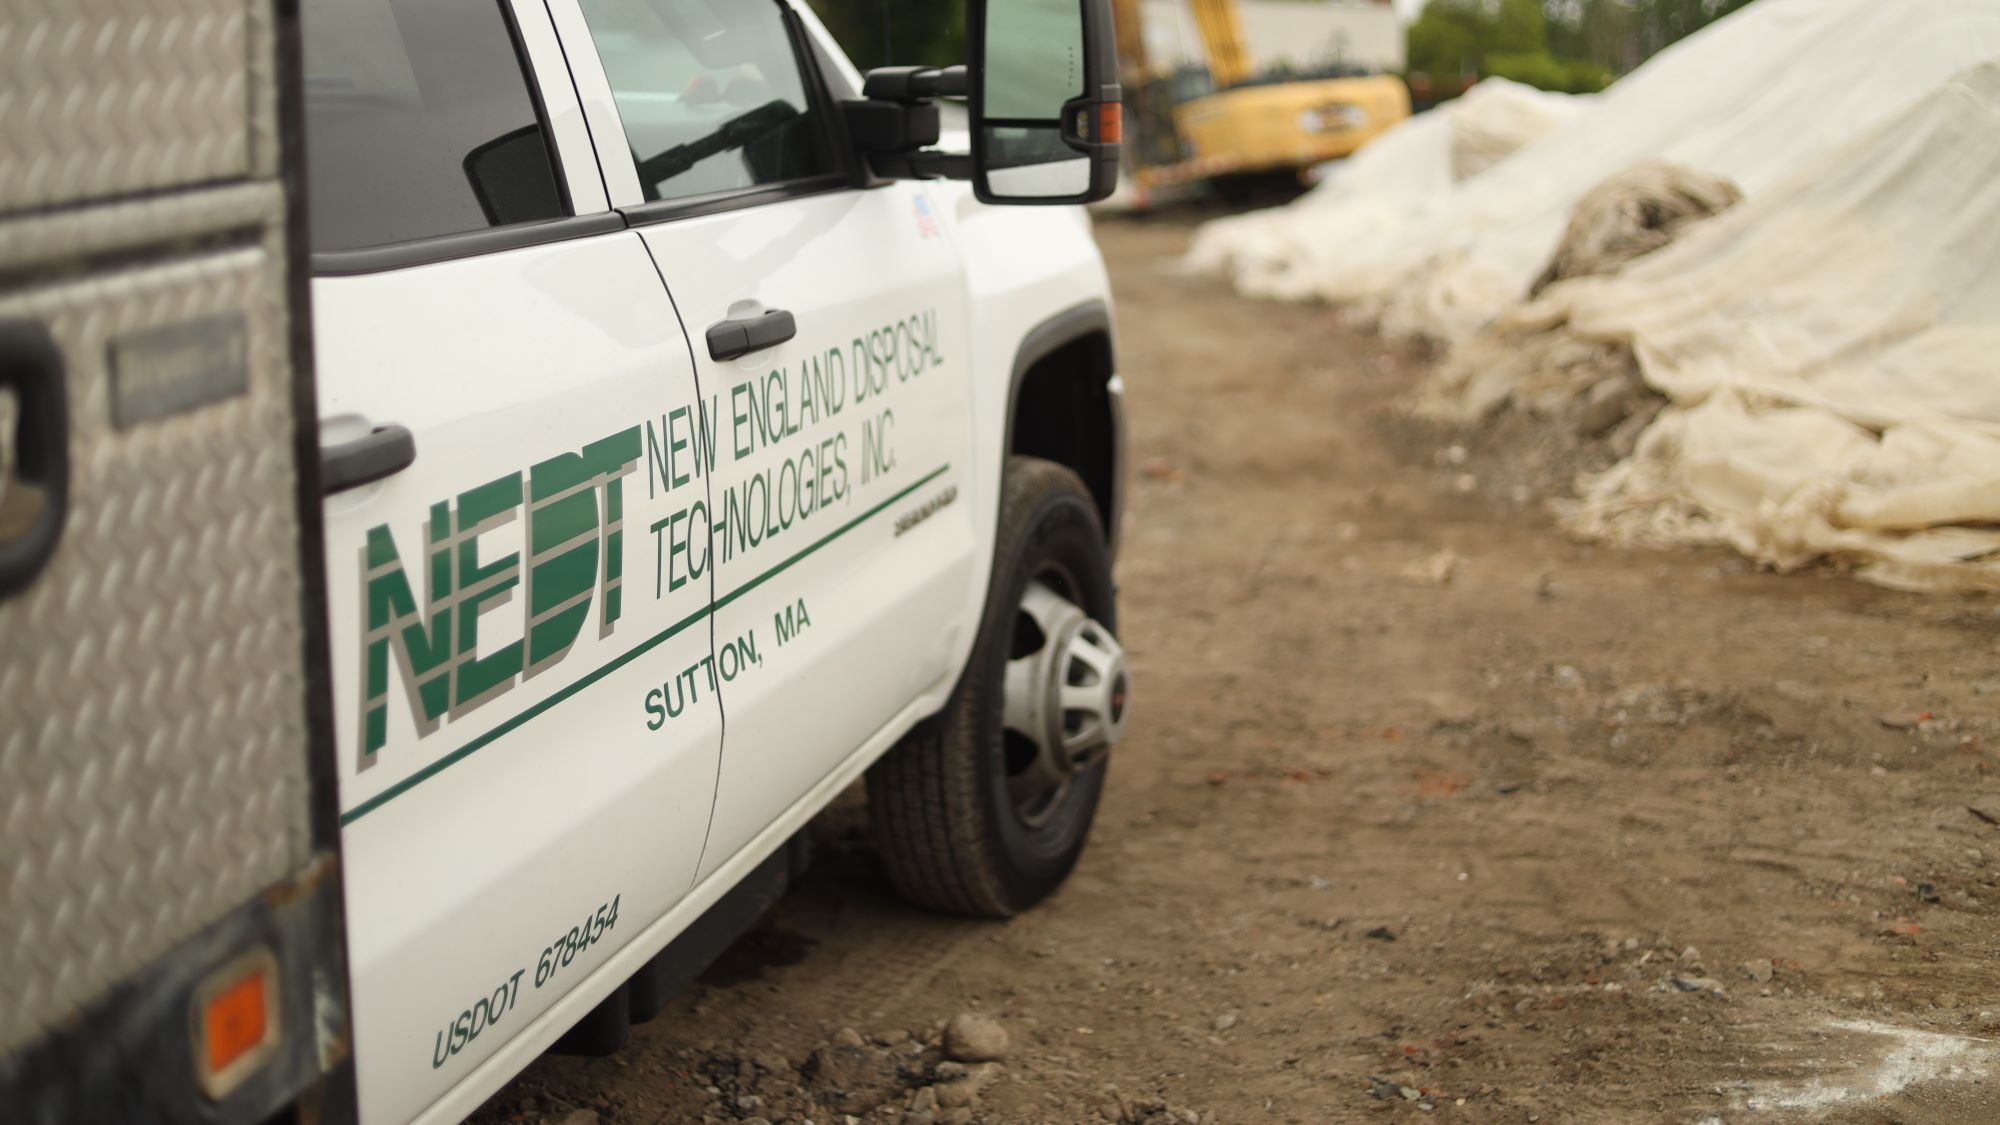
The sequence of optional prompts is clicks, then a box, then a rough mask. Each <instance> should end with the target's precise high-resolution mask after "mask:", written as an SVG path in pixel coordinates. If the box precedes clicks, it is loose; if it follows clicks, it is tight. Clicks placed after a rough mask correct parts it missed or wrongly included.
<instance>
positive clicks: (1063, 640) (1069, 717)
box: [1001, 572, 1130, 828]
mask: <svg viewBox="0 0 2000 1125" xmlns="http://www.w3.org/2000/svg"><path fill="white" fill-rule="evenodd" d="M1058 587H1062V588H1067V589H1075V588H1076V586H1075V584H1074V583H1073V582H1069V581H1067V579H1066V576H1065V575H1062V574H1061V573H1060V572H1050V573H1048V574H1045V575H1044V576H1042V577H1041V578H1038V579H1037V580H1035V581H1033V582H1030V583H1028V586H1027V589H1026V590H1024V591H1023V592H1022V594H1021V604H1020V605H1019V606H1018V607H1017V609H1016V621H1015V633H1014V638H1015V639H1014V645H1013V648H1012V650H1011V651H1010V655H1009V659H1008V661H1007V670H1006V679H1005V683H1004V687H1003V692H1002V695H1003V699H1004V705H1003V708H1002V718H1001V727H1002V729H1003V732H1004V733H1003V737H1004V738H1005V740H1006V742H1007V790H1008V795H1009V797H1010V798H1011V799H1012V802H1013V805H1014V812H1015V815H1017V816H1018V817H1020V819H1021V821H1022V823H1023V824H1026V825H1027V826H1028V827H1030V828H1039V827H1041V826H1042V825H1044V824H1046V823H1048V821H1049V820H1050V819H1051V818H1052V817H1053V816H1054V815H1055V813H1056V810H1057V809H1059V808H1060V807H1061V806H1062V802H1063V798H1064V797H1066V796H1068V794H1069V791H1070V787H1071V785H1072V784H1073V783H1074V782H1075V780H1076V778H1077V776H1078V775H1079V774H1082V773H1084V772H1086V771H1088V770H1090V769H1093V768H1095V767H1096V766H1098V765H1099V764H1100V763H1101V762H1102V761H1103V759H1104V757H1105V755H1106V754H1108V753H1109V752H1110V750H1111V748H1112V747H1114V746H1116V745H1117V744H1118V742H1119V740H1120V739H1121V738H1123V737H1124V734H1125V716H1126V707H1125V702H1126V696H1127V694H1128V692H1129V690H1130V688H1129V682H1130V675H1129V673H1128V671H1127V668H1126V663H1125V650H1124V649H1123V648H1121V647H1120V646H1119V644H1118V639H1117V638H1116V637H1115V636H1113V635H1112V633H1111V630H1110V629H1107V628H1105V627H1104V625H1102V624H1101V623H1099V622H1097V621H1095V620H1093V619H1092V618H1091V617H1090V615H1089V614H1087V613H1085V612H1084V611H1083V609H1082V607H1080V606H1078V605H1077V604H1076V603H1075V602H1072V601H1070V600H1069V599H1068V598H1065V597H1063V596H1062V594H1060V593H1057V588H1058Z"/></svg>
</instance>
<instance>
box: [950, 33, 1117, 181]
mask: <svg viewBox="0 0 2000 1125" xmlns="http://www.w3.org/2000/svg"><path fill="white" fill-rule="evenodd" d="M966 34H967V38H968V39H969V41H970V45H971V51H970V65H969V66H968V68H967V69H968V71H969V74H968V77H969V79H970V82H969V85H970V87H971V89H970V91H969V94H970V97H971V109H972V186H973V191H974V193H975V194H976V195H977V196H978V197H979V200H980V202H982V203H1011V204H1077V203H1094V202H1096V201H1098V200H1100V199H1103V198H1105V197H1106V196H1108V195H1110V194H1111V192H1112V190H1113V189H1114V188H1115V187H1116V186H1117V184H1118V152H1119V142H1120V141H1121V140H1122V139H1123V136H1124V107H1123V105H1122V102H1123V93H1122V91H1121V90H1120V89H1119V86H1118V54H1117V46H1116V43H1115V40H1114V37H1113V33H1112V22H1111V6H1110V0H968V2H967V7H966Z"/></svg>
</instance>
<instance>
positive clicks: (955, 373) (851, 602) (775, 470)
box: [550, 0, 977, 873]
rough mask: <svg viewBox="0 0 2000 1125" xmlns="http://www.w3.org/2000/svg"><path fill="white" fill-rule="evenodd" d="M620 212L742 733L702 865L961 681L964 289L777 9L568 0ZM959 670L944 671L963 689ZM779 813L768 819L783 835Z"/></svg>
mask: <svg viewBox="0 0 2000 1125" xmlns="http://www.w3.org/2000/svg"><path fill="white" fill-rule="evenodd" d="M550 10H551V12H552V14H553V15H554V17H555V22H556V26H557V29H558V31H559V33H560V34H561V35H562V38H563V45H564V48H565V50H566V52H567V57H568V58H569V60H570V64H571V68H572V71H573V73H574V74H575V76H576V80H577V84H578V90H579V92H580V94H581V96H582V99H583V103H584V107H585V111H586V114H587V116H588V118H589V120H590V125H591V131H592V135H593V136H594V137H596V138H597V149H598V155H599V160H600V163H601V165H602V167H603V168H604V171H605V176H606V184H607V187H608V190H609V192H610V196H611V202H612V205H613V206H614V207H617V208H619V209H620V210H622V211H623V212H624V214H625V215H626V217H627V219H628V221H629V222H630V223H631V224H632V226H633V227H634V229H636V230H637V231H638V232H639V234H640V235H641V236H642V237H643V238H644V239H645V241H646V245H647V247H648V248H649V249H650V250H651V251H652V253H653V257H654V260H655V261H656V262H657V263H658V264H659V267H660V271H661V275H662V277H663V278H664V279H665V281H666V283H667V287H668V289H669V290H670V291H671V293H672V295H673V298H674V301H675V303H676V305H677V306H678V308H679V310H680V313H681V316H682V319H683V321H684V322H685V323H686V324H687V326H688V329H689V337H690V340H691V342H692V344H693V351H694V359H695V363H696V366H697V368H698V370H699V372H700V381H701V386H702V400H701V405H702V413H701V419H700V420H701V432H700V435H699V437H698V438H697V439H696V441H695V445H696V448H697V450H698V452H699V457H698V459H697V460H698V464H699V465H700V470H699V471H702V472H705V473H707V474H708V481H709V491H710V497H709V502H708V508H707V510H706V511H705V512H704V513H702V516H703V518H702V519H701V520H700V522H699V524H698V525H697V526H696V528H695V531H694V534H696V535H697V536H706V537H708V538H709V541H710V543H711V554H710V555H709V557H708V562H709V565H710V566H711V567H712V571H713V579H714V581H715V607H716V614H715V650H716V651H715V663H714V667H713V669H712V670H711V672H712V676H713V681H712V682H714V683H715V684H716V685H717V686H719V688H720V691H721V695H722V703H723V711H724V713H725V715H726V716H727V723H728V732H727V748H726V751H725V754H724V759H723V770H722V780H721V784H720V787H719V790H718V793H717V804H716V815H715V824H714V828H713V830H712V831H711V833H710V837H709V846H708V849H707V851H706V854H705V856H704V859H703V863H702V865H703V870H704V873H706V872H707V871H709V870H713V869H714V868H715V867H717V866H718V865H720V864H722V863H724V862H726V861H727V860H728V859H729V858H730V857H731V856H733V855H735V854H736V853H737V852H738V851H739V850H740V849H742V848H743V847H744V846H745V845H746V844H747V843H749V842H750V841H751V840H752V839H753V838H755V837H757V836H758V834H759V833H760V832H766V830H767V829H773V825H774V822H775V821H776V820H777V819H778V818H779V816H780V814H782V813H783V812H784V811H785V810H786V809H788V808H790V807H791V806H792V805H793V804H794V803H795V802H797V801H798V800H799V798H801V797H802V796H804V795H805V794H806V792H807V791H808V790H809V789H811V788H812V787H813V786H815V785H818V784H824V783H827V782H828V779H829V776H830V775H832V774H833V773H835V771H836V770H837V768H838V767H839V766H840V765H841V763H842V762H843V761H846V760H848V759H850V758H851V757H852V755H853V754H854V752H855V751H856V750H857V749H859V748H861V747H862V746H863V745H864V744H867V743H869V742H870V740H871V738H874V739H879V738H883V737H888V736H889V735H892V734H893V733H895V732H896V728H897V726H898V723H899V722H900V721H906V720H907V719H909V718H910V717H911V716H910V709H911V707H912V704H913V701H915V700H916V699H917V698H918V697H919V696H920V695H921V694H922V693H923V692H924V691H925V690H926V689H928V688H932V687H935V686H937V685H939V684H940V683H942V682H943V681H945V679H946V678H947V677H948V675H949V672H950V668H951V666H952V664H953V659H954V652H955V650H957V649H959V648H962V647H963V645H962V642H963V640H964V637H965V634H966V633H967V631H969V630H970V629H972V628H974V627H975V626H976V624H977V623H976V622H974V621H971V620H960V618H962V617H963V616H964V613H965V610H964V607H965V606H966V605H968V604H969V603H970V602H972V601H973V600H974V599H971V598H969V597H968V596H967V591H968V587H969V586H970V584H971V583H973V582H974V581H976V578H975V575H974V565H973V564H974V542H975V537H974V535H973V531H972V524H971V521H970V517H969V515H968V509H969V507H970V505H969V504H965V503H956V502H955V501H957V499H958V496H959V493H960V490H961V489H962V488H964V486H965V481H966V479H967V473H968V471H969V466H968V465H967V464H965V460H966V451H967V450H968V449H970V448H971V431H970V425H971V420H970V417H969V412H968V400H969V391H970V388H969V386H968V384H967V379H968V372H969V363H968V360H969V359H970V356H969V355H968V354H967V350H968V347H969V345H968V342H967V335H966V331H967V330H966V315H965V314H966V308H965V296H964V284H963V278H962V273H961V269H960V264H959V260H958V257H957V254H956V251H955V250H954V248H953V246H952V244H951V242H950V240H949V239H948V238H947V237H945V234H944V232H943V230H942V229H941V226H940V224H939V222H938V220H937V217H936V214H935V212H934V210H933V204H932V197H931V195H930V194H929V193H928V191H927V190H926V189H925V188H924V187H923V186H922V185H917V184H908V183H904V184H896V185H888V186H883V187H880V188H876V189H873V190H863V189H860V188H857V187H855V186H854V184H855V183H856V179H855V177H854V176H853V175H852V169H851V167H850V162H849V159H848V158H847V157H845V156H843V155H842V154H841V153H839V152H837V151H836V149H835V147H834V144H833V131H832V130H831V129H830V128H829V124H830V122H831V118H832V115H833V112H834V107H833V106H832V103H831V100H830V98H829V97H828V95H827V91H826V88H825V86H824V85H823V83H822V82H821V81H820V79H819V77H818V73H817V69H816V67H815V65H814V62H813V60H812V56H811V54H810V52H809V51H808V50H807V49H806V47H805V40H804V38H803V28H802V27H801V26H800V25H799V21H798V17H797V16H796V15H795V14H794V13H793V12H792V10H791V9H790V7H788V6H787V5H785V4H783V3H780V2H779V0H553V2H552V3H551V5H550ZM947 686H948V685H947ZM781 831H782V828H779V829H773V831H772V832H767V833H766V837H765V839H764V840H763V841H762V842H760V844H759V848H758V850H760V851H761V850H768V849H767V848H765V847H764V845H766V844H774V843H775V842H776V840H777V839H778V838H779V836H778V835H777V834H775V833H778V832H781Z"/></svg>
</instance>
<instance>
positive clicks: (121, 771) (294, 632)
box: [0, 0, 312, 1054]
mask: <svg viewBox="0 0 2000 1125" xmlns="http://www.w3.org/2000/svg"><path fill="white" fill-rule="evenodd" d="M273 50H274V48H273V43H272V35H271V30H270V28H269V26H268V24H267V23H266V22H265V17H264V16H262V15H261V14H260V13H259V10H258V9H257V8H256V7H255V6H252V5H247V4H246V3H244V2H242V0H237V2H234V3H232V2H229V0H0V325H15V326H28V327H29V328H31V329H32V330H33V331H34V332H36V333H39V334H42V335H43V336H44V337H45V338H46V339H47V340H48V341H50V342H52V343H53V345H54V352H55V353H56V354H57V355H59V357H60V365H61V374H60V377H59V378H58V379H57V380H55V382H56V383H57V384H58V385H59V386H60V387H61V388H62V390H63V392H64V395H65V397H66V400H67V431H68V432H67V435H66V441H67V444H66V446H58V448H65V449H66V451H67V473H68V490H67V491H68V503H67V518H66V520H65V521H64V522H63V523H62V527H61V531H60V538H58V539H57V540H55V547H54V552H53V554H52V555H49V556H48V561H47V564H46V567H45V568H44V569H42V570H40V571H39V572H38V573H37V574H36V575H35V577H34V578H33V579H32V581H31V582H30V583H29V584H27V585H26V586H25V587H24V588H21V589H18V590H15V591H13V592H11V593H8V594H6V595H5V596H4V598H0V1054H5V1053H6V1052H8V1051H10V1050H12V1049H14V1048H15V1047H17V1046H20V1045H22V1044H24V1043H29V1042H32V1041H34V1040H35V1039H36V1038H37V1037H38V1036H40V1035H41V1034H43V1033H45V1032H47V1031H48V1030H50V1029H51V1028H54V1027H58V1026H62V1025H65V1024H66V1023H68V1022H70V1021H73V1020H75V1019H76V1018H77V1015H78V1013H80V1012H82V1011H83V1010H84V1009H86V1008H87V1007H89V1006H90V1005H91V1004H93V1003H94V1002H95V1001H98V1000H100V999H102V998H104V997H105V996H106V995H107V994H108V993H109V992H110V990H111V989H113V988H114V987H115V986H117V985H118V984H119V983H120V982H121V981H124V980H126V979H127V978H128V977H130V976H132V975H133V974H134V973H136V972H138V971H140V970H141V969H143V968H145V967H146V966H147V965H148V964H149V963H150V962H152V961H154V960H155V959H157V958H159V957H161V956H162V955H163V954H165V953H167V952H168V951H169V950H170V949H172V948H173V947H174V946H175V945H176V944H177V943H180V942H182V941H184V940H186V939H188V938H190V937H191V936H193V935H195V934H197V933H199V932H200V931H202V929H203V928H204V927H205V926H207V925H209V924H211V923H213V922H214V921H215V920H216V919H218V918H220V917H222V916H223V915H225V914H227V913H228V912H229V911H230V910H231V909H233V908H236V907H238V906H240V905H241V904H243V903H244V902H246V901H249V900H252V899H254V898H256V896H258V895H259V894H261V893H263V892H264V891H265V890H266V889H267V888H269V887H271V886H272V885H273V884H276V883H278V882H279V881H280V880H282V879H284V878H285V877H286V876H287V875H288V874H289V873H291V872H293V871H295V870H297V869H298V868H299V867H300V866H301V865H303V864H304V863H305V862H307V860H308V858H309V856H310V855H311V853H312V840H311V824H310V818H309V812H308V801H309V799H310V795H311V791H310V786H311V781H310V778H309V773H308V765H307V750H306V746H307V731H306V698H307V693H306V675H307V670H306V667H305V663H306V649H305V645H306V640H305V628H304V624H303V620H304V618H303V614H304V609H303V599H304V586H303V583H304V581H305V579H304V577H303V573H304V572H303V571H302V568H301V564H300V558H301V547H300V533H301V531H300V520H299V513H298V504H299V495H298V492H297V470H296V452H295V445H294V442H295V438H296V432H297V431H296V427H297V423H298V419H297V418H296V417H295V416H294V397H293V396H294V391H295V387H294V384H293V381H292V367H291V361H290V348H291V344H290V334H291V331H292V327H291V324H290V317H289V314H288V312H287V304H286V301H287V294H288V288H287V280H288V274H287V268H286V251H287V248H286V245H285V243H284V238H285V219H286V206H285V203H286V197H285V193H284V189H283V186H282V185H281V184H280V183H279V181H278V180H277V141H276V136H275V131H274V126H273V122H275V120H276V112H275V107H276V93H275V86H274V84H273V82H272V73H273V71H272V57H273ZM79 74H81V75H82V76H84V77H85V78H86V79H87V80H86V81H82V82H79V81H78V77H79ZM4 397H5V392H4V391H0V398H4ZM33 424H34V423H33V422H31V421H29V420H26V419H23V418H22V417H21V411H20V409H19V404H18V403H15V404H0V426H6V427H13V426H16V425H19V426H22V427H24V428H25V427H27V426H30V425H33ZM19 436H20V438H21V440H19V441H14V442H12V443H11V445H10V443H9V441H7V440H0V490H4V489H6V488H8V487H10V485H9V484H8V482H7V475H8V473H9V471H10V468H9V467H10V464H11V461H12V459H14V458H16V457H18V456H20V455H21V453H22V452H23V451H24V450H25V449H26V448H27V446H26V442H27V441H29V440H31V439H30V438H29V436H28V435H27V434H26V433H25V432H24V433H23V434H21V435H19ZM44 436H45V437H49V438H51V439H56V438H55V435H46V434H45V435H44ZM56 440H59V439H56ZM0 501H4V492H0ZM0 507H4V504H3V503H0ZM6 534H7V530H6V528H5V526H4V521H0V537H4V536H5V535H6Z"/></svg>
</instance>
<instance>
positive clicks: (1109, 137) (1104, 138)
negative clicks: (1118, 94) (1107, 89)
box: [1097, 102, 1125, 145]
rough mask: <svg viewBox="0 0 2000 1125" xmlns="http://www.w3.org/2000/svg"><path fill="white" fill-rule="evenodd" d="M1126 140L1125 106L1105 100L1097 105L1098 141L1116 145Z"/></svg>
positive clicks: (1102, 143) (1103, 143)
mask: <svg viewBox="0 0 2000 1125" xmlns="http://www.w3.org/2000/svg"><path fill="white" fill-rule="evenodd" d="M1124 140H1125V107H1124V106H1123V105H1121V104H1119V103H1118V102H1105V103H1104V104H1103V105H1100V106H1098V107H1097V143H1098V144H1101V145H1115V144H1119V143H1122V142H1123V141H1124Z"/></svg>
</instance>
